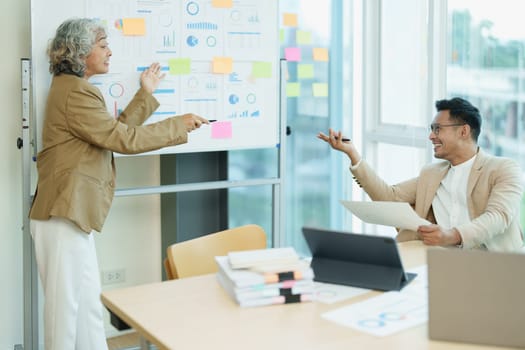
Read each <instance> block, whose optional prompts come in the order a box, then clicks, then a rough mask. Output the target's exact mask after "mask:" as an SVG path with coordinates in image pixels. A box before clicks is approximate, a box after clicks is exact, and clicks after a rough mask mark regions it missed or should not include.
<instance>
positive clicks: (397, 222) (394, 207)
mask: <svg viewBox="0 0 525 350" xmlns="http://www.w3.org/2000/svg"><path fill="white" fill-rule="evenodd" d="M340 202H341V204H343V205H344V206H345V208H346V209H348V210H349V211H350V212H352V214H354V215H355V216H357V217H358V218H359V219H361V220H363V221H364V222H367V223H369V224H376V225H384V226H393V227H397V228H401V229H409V230H413V231H416V230H417V228H418V226H420V225H429V224H430V222H429V221H427V220H425V219H423V218H421V217H419V216H418V215H417V214H416V212H415V211H414V209H412V207H411V206H410V205H409V204H408V203H406V202H381V201H372V202H358V201H344V200H341V201H340Z"/></svg>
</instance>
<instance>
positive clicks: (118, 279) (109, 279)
mask: <svg viewBox="0 0 525 350" xmlns="http://www.w3.org/2000/svg"><path fill="white" fill-rule="evenodd" d="M124 281H126V270H125V269H115V270H106V271H102V284H114V283H122V282H124Z"/></svg>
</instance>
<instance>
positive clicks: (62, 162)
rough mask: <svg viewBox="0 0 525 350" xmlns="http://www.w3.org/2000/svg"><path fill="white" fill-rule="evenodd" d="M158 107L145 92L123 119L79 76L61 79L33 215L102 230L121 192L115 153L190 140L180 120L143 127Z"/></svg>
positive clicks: (53, 93) (53, 94) (51, 103)
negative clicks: (109, 109)
mask: <svg viewBox="0 0 525 350" xmlns="http://www.w3.org/2000/svg"><path fill="white" fill-rule="evenodd" d="M158 106H159V104H158V102H157V100H156V99H155V98H154V97H153V96H152V95H151V94H149V93H147V92H146V91H145V90H143V89H139V91H138V92H137V93H136V95H135V96H134V97H133V99H132V101H131V102H130V103H129V105H128V106H127V107H126V109H125V110H124V111H123V112H122V113H121V115H120V116H119V118H118V120H117V119H115V118H114V117H113V116H111V115H110V114H109V113H108V111H107V109H106V105H105V102H104V98H103V96H102V94H101V93H100V91H99V90H98V88H96V87H94V86H93V85H92V84H90V83H89V82H88V81H86V80H85V79H82V78H79V77H77V76H74V75H67V74H62V75H59V76H55V77H54V78H53V81H52V83H51V87H50V90H49V95H48V99H47V105H46V110H45V120H44V126H43V131H42V143H43V147H42V150H41V151H40V152H39V153H38V155H37V169H38V184H37V191H36V193H35V197H34V200H33V205H32V207H31V211H30V217H31V218H32V219H36V220H47V219H49V217H51V216H58V217H64V218H68V219H70V220H71V221H73V222H74V223H75V224H76V225H77V226H78V227H80V229H82V230H83V231H85V232H91V231H92V230H93V229H94V230H97V231H100V230H101V229H102V226H103V224H104V221H105V219H106V216H107V214H108V212H109V208H110V206H111V202H112V200H113V195H114V190H115V164H114V160H113V152H119V153H123V154H135V153H141V152H147V151H152V150H155V149H159V148H162V147H165V146H172V145H177V144H181V143H185V142H187V132H186V128H185V127H184V125H183V124H182V120H181V119H180V118H169V119H166V120H164V121H162V122H159V123H154V124H149V125H144V126H141V124H142V123H143V122H144V121H145V120H146V119H147V118H148V117H149V116H150V115H151V113H153V111H154V110H155V109H156V108H157V107H158Z"/></svg>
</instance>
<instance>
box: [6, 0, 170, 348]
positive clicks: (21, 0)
mask: <svg viewBox="0 0 525 350" xmlns="http://www.w3.org/2000/svg"><path fill="white" fill-rule="evenodd" d="M0 3H1V4H0V13H1V16H2V20H1V21H0V22H1V24H0V25H1V34H2V49H3V54H1V55H0V67H2V79H1V80H0V84H1V86H2V88H1V91H2V93H1V94H0V108H1V113H0V115H1V119H2V121H3V123H2V127H1V128H0V159H1V161H2V167H1V170H0V193H1V194H2V195H1V196H0V222H2V229H1V231H0V235H1V242H2V243H1V244H0V276H2V278H1V280H2V282H1V286H2V288H0V310H1V312H0V350H8V349H9V350H12V349H13V346H14V345H15V344H22V343H23V322H24V321H23V293H24V290H23V283H22V262H23V257H22V215H23V214H22V183H21V176H22V169H21V167H22V165H21V151H19V150H18V149H17V148H16V147H15V142H16V138H17V137H18V136H20V135H21V130H20V129H21V119H20V117H21V108H20V101H21V85H20V58H23V57H29V55H30V37H31V35H30V24H29V23H30V13H29V9H30V0H2V1H1V2H0ZM117 167H118V173H119V176H118V186H119V187H121V188H122V187H136V186H148V185H156V184H158V183H159V171H158V169H159V158H158V156H150V157H132V158H126V159H118V160H117ZM96 244H97V249H98V254H99V265H100V270H101V271H105V270H112V269H122V268H123V269H125V270H126V281H125V282H124V283H121V284H111V285H104V286H103V288H104V289H107V288H115V287H122V286H126V285H132V284H140V283H146V282H151V281H158V280H160V278H161V277H160V276H161V268H162V266H161V262H160V200H159V196H158V195H149V196H138V197H122V198H117V199H116V200H115V202H114V205H113V208H112V209H111V212H110V215H109V218H108V220H107V222H106V225H105V227H104V230H103V233H102V234H100V235H98V234H97V236H96ZM107 333H108V335H113V334H115V330H114V329H112V328H111V327H109V326H108V327H107Z"/></svg>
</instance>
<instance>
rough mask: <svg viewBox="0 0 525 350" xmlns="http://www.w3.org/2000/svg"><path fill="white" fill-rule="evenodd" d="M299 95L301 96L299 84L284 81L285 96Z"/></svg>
mask: <svg viewBox="0 0 525 350" xmlns="http://www.w3.org/2000/svg"><path fill="white" fill-rule="evenodd" d="M299 96H301V84H299V83H286V97H299Z"/></svg>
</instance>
